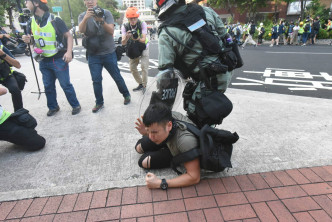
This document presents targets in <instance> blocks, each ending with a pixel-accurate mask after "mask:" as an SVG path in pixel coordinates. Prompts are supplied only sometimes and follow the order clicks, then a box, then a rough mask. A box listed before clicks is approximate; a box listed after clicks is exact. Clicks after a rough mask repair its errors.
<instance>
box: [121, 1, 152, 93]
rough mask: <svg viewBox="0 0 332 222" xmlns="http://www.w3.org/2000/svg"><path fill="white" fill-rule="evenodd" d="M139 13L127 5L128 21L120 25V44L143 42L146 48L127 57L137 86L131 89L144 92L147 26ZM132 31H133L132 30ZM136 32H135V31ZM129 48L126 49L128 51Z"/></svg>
mask: <svg viewBox="0 0 332 222" xmlns="http://www.w3.org/2000/svg"><path fill="white" fill-rule="evenodd" d="M138 17H139V13H138V9H137V8H136V7H129V8H127V11H126V18H127V19H128V23H126V24H124V25H123V26H122V42H121V43H122V45H127V47H138V46H137V45H134V44H133V42H134V41H138V42H140V43H144V44H145V46H146V48H145V49H144V50H143V51H141V50H140V51H139V52H142V53H141V55H139V56H138V57H136V58H130V59H129V67H130V72H131V73H132V74H133V76H134V78H135V80H136V82H137V83H138V86H137V87H136V88H134V89H133V91H139V90H142V91H143V93H144V92H145V89H146V85H147V82H148V71H149V39H148V38H147V34H148V26H147V24H146V23H145V22H144V21H140V20H139V19H138ZM133 31H134V32H133ZM135 32H136V33H137V34H136V33H135ZM129 50H130V49H128V51H129ZM140 61H141V69H142V77H141V76H140V74H139V72H138V70H137V66H138V63H139V62H140Z"/></svg>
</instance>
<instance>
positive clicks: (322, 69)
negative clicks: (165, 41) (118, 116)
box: [75, 40, 332, 99]
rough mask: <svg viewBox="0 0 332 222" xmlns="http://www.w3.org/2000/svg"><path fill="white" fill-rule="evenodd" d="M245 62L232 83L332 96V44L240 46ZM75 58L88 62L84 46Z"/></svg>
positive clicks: (153, 51) (153, 64)
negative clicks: (243, 47)
mask: <svg viewBox="0 0 332 222" xmlns="http://www.w3.org/2000/svg"><path fill="white" fill-rule="evenodd" d="M149 50H150V67H149V76H155V75H156V74H157V73H158V69H157V67H158V42H157V41H156V40H153V41H152V42H151V43H150V49H149ZM240 52H241V54H242V57H243V60H244V63H245V65H244V66H243V67H241V68H240V69H237V70H235V71H234V75H233V79H232V83H231V85H230V87H232V88H238V89H245V90H254V91H262V92H269V93H280V94H288V95H299V96H308V97H317V98H326V99H330V98H332V73H331V72H332V71H331V68H332V64H331V61H332V46H328V45H315V46H311V45H309V46H306V47H302V46H278V47H276V46H275V47H272V48H271V47H269V46H268V45H262V46H258V47H253V46H247V47H246V48H245V49H244V50H240ZM75 58H76V59H77V60H79V61H82V62H87V61H86V58H85V49H84V48H83V47H81V46H79V47H76V48H75ZM128 61H129V60H128V58H127V57H126V56H124V57H123V58H122V59H121V61H120V62H119V63H118V65H119V68H120V70H121V71H122V72H125V73H130V70H129V64H128Z"/></svg>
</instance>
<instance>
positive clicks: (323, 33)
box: [317, 29, 330, 39]
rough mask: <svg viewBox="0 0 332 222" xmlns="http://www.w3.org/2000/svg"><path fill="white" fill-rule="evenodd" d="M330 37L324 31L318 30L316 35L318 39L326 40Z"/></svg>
mask: <svg viewBox="0 0 332 222" xmlns="http://www.w3.org/2000/svg"><path fill="white" fill-rule="evenodd" d="M329 37H330V33H329V32H328V31H326V30H325V29H319V33H318V35H317V38H318V39H328V38H329Z"/></svg>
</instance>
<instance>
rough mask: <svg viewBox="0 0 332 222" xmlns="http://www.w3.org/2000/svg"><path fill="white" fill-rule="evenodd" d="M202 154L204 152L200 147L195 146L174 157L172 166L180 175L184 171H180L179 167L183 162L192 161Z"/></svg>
mask: <svg viewBox="0 0 332 222" xmlns="http://www.w3.org/2000/svg"><path fill="white" fill-rule="evenodd" d="M200 155H202V152H201V150H200V148H199V147H195V148H193V149H191V150H189V151H187V152H184V153H180V154H178V155H176V156H175V157H173V158H172V161H171V167H172V169H173V170H174V171H175V172H176V173H177V174H178V175H180V174H182V172H180V171H179V170H178V169H177V167H178V166H180V164H181V163H185V162H189V161H192V160H194V159H196V158H197V157H199V156H200Z"/></svg>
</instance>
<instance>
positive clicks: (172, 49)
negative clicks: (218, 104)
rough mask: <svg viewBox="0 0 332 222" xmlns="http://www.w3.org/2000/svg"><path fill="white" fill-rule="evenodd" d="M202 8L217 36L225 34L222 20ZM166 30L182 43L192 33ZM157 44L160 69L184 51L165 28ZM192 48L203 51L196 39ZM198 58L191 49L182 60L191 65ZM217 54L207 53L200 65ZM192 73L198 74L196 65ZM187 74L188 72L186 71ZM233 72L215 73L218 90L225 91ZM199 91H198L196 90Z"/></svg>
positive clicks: (171, 65) (168, 64)
mask: <svg viewBox="0 0 332 222" xmlns="http://www.w3.org/2000/svg"><path fill="white" fill-rule="evenodd" d="M186 7H187V6H186V5H183V6H180V7H179V8H177V9H176V10H175V11H174V12H173V13H172V15H175V14H177V13H180V12H182V11H184V10H185V9H186ZM203 10H204V12H205V15H206V19H207V23H208V24H212V25H213V26H214V27H215V31H216V32H217V33H218V35H219V36H221V37H223V36H225V35H226V29H225V27H224V24H223V22H222V21H221V19H220V18H219V17H218V15H217V14H216V13H215V12H214V11H213V9H211V8H208V7H203ZM167 29H168V31H169V32H170V33H171V34H172V35H173V36H174V37H175V38H176V39H179V40H181V42H182V43H184V44H186V43H187V42H188V41H190V39H191V38H192V34H191V33H190V32H189V31H186V30H182V29H180V28H177V27H167ZM158 45H159V48H158V49H159V54H158V60H159V66H158V68H159V69H160V70H165V69H167V68H173V67H174V63H175V59H176V55H182V54H183V52H184V49H185V47H184V46H183V45H181V44H179V43H178V42H176V41H175V40H174V39H173V38H172V37H170V36H169V35H168V34H167V32H166V31H165V29H162V30H161V31H160V33H159V36H158ZM192 49H193V50H195V51H196V52H198V53H201V52H202V51H203V47H202V45H201V44H200V43H199V42H198V41H197V42H196V43H195V44H194V45H193V47H192ZM197 58H198V55H197V54H196V53H194V52H192V51H189V52H188V53H186V55H185V56H183V57H182V60H183V62H184V63H185V64H186V65H188V66H189V65H191V64H193V63H194V61H195V60H196V59H197ZM217 60H218V56H216V55H208V56H205V57H204V59H203V60H202V61H201V65H202V67H206V66H207V65H208V64H209V63H211V61H217ZM193 73H194V75H195V74H198V73H199V67H198V66H196V67H195V68H194V69H193ZM186 75H188V73H186ZM232 75H233V73H232V72H228V71H227V72H226V73H216V77H217V85H218V90H219V91H220V92H225V91H226V89H227V87H228V85H229V83H230V81H231V78H232ZM198 93H199V92H198Z"/></svg>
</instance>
